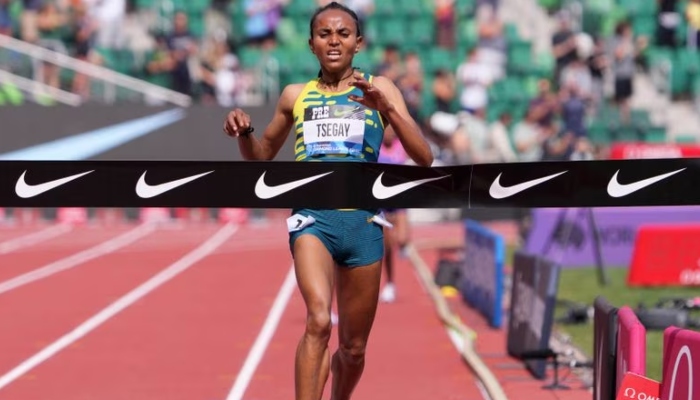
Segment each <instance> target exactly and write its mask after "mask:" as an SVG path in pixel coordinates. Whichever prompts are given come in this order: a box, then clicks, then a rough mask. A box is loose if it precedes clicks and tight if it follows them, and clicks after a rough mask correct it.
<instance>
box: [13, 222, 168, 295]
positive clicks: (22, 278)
mask: <svg viewBox="0 0 700 400" xmlns="http://www.w3.org/2000/svg"><path fill="white" fill-rule="evenodd" d="M154 230H155V226H154V225H152V224H142V225H139V226H137V227H136V228H134V229H131V230H129V231H128V232H126V233H124V234H122V235H119V236H117V237H116V238H113V239H110V240H108V241H106V242H102V243H100V244H98V245H96V246H94V247H91V248H89V249H86V250H83V251H81V252H79V253H75V254H73V255H72V256H69V257H66V258H63V259H60V260H58V261H54V262H52V263H50V264H48V265H45V266H43V267H41V268H37V269H35V270H33V271H29V272H27V273H24V274H22V275H19V276H16V277H14V278H12V279H8V280H6V281H4V282H0V294H2V293H5V292H9V291H10V290H13V289H17V288H18V287H20V286H24V285H26V284H29V283H32V282H34V281H38V280H40V279H43V278H47V277H49V276H51V275H53V274H56V273H58V272H61V271H65V270H67V269H70V268H73V267H75V266H78V265H80V264H82V263H84V262H87V261H90V260H92V259H95V258H98V257H101V256H104V255H105V254H108V253H111V252H113V251H116V250H119V249H120V248H122V247H125V246H127V245H129V244H131V243H133V242H135V241H137V240H139V239H141V238H142V237H144V236H146V235H148V234H150V233H151V232H153V231H154Z"/></svg>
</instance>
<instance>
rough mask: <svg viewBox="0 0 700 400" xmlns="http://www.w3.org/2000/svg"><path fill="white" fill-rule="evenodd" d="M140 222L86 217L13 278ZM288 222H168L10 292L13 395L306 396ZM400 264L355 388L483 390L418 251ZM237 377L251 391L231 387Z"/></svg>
mask: <svg viewBox="0 0 700 400" xmlns="http://www.w3.org/2000/svg"><path fill="white" fill-rule="evenodd" d="M39 229H43V228H39ZM132 229H134V226H124V227H110V228H99V229H98V228H90V227H74V228H73V229H72V230H71V231H70V232H67V233H65V234H63V235H60V236H57V237H55V238H52V239H48V240H45V241H42V242H41V243H37V244H34V245H31V246H28V247H26V248H23V249H19V250H17V251H13V252H10V253H8V254H0V276H1V278H0V287H1V286H2V281H6V280H7V279H10V278H12V277H13V276H17V275H21V274H25V273H26V272H29V271H31V270H35V269H37V268H39V267H42V266H44V265H46V264H47V263H51V262H54V261H56V260H59V259H65V258H66V257H70V256H72V255H74V254H76V253H79V252H81V251H85V250H86V249H90V248H92V247H94V246H95V245H97V244H99V243H104V242H105V241H109V240H110V239H114V238H115V237H118V236H119V235H122V234H124V233H125V232H128V231H129V230H132ZM227 229H228V230H227ZM283 229H284V225H283V224H272V225H270V226H262V227H255V226H241V227H237V229H236V228H235V227H228V226H223V225H215V224H202V225H190V226H185V227H180V228H177V227H163V228H160V229H157V230H155V231H154V232H151V233H148V234H144V235H143V237H142V238H140V239H139V240H137V241H134V242H133V243H130V244H127V245H125V246H123V247H121V248H118V249H116V250H114V251H111V252H104V254H101V255H100V256H96V257H95V258H93V259H90V260H87V261H85V262H82V263H78V264H76V265H74V266H72V267H71V268H69V269H65V270H61V271H58V272H56V273H54V274H51V275H49V276H46V277H44V278H41V279H38V280H34V281H31V282H28V283H26V284H24V285H21V286H18V287H16V288H14V289H12V290H8V291H5V292H4V293H0V320H2V321H3V323H2V324H0V354H1V355H2V356H0V399H8V400H12V399H22V400H27V399H45V398H60V399H67V400H70V399H97V398H99V399H101V400H102V399H104V400H111V399H115V400H116V399H127V398H128V399H135V400H138V399H149V400H153V399H168V400H177V399H188V400H189V399H203V400H209V399H211V400H214V399H222V400H223V399H226V398H227V396H229V399H231V400H234V399H235V400H238V399H247V400H256V399H265V400H275V399H291V398H293V359H294V351H295V347H296V343H297V340H298V338H299V335H300V334H301V333H302V331H303V326H304V307H303V303H302V301H301V297H300V296H299V294H298V292H297V290H296V287H295V286H294V288H293V290H292V291H291V292H290V293H291V298H289V302H288V303H287V302H285V301H282V302H281V303H278V304H280V305H281V307H279V308H278V309H279V310H280V311H281V320H280V321H279V324H278V325H277V326H276V329H275V326H269V325H265V324H266V321H269V319H268V317H269V316H270V310H271V308H272V307H273V304H275V303H276V299H277V298H278V295H279V292H280V288H281V287H282V286H283V282H285V278H286V277H287V276H288V273H289V272H290V267H291V258H290V255H289V251H288V248H287V236H286V233H285V232H284V230H283ZM3 233H4V232H3ZM15 233H16V235H17V236H21V235H25V234H27V231H26V230H20V229H18V230H17V231H16V232H15ZM212 238H213V239H212ZM11 239H12V237H10V236H2V239H0V243H1V242H2V241H3V240H11ZM212 240H218V241H219V242H218V243H212ZM203 243H207V244H208V247H207V246H205V247H202V244H203ZM397 268H398V271H397V281H398V288H399V292H398V296H399V297H398V300H397V302H396V303H394V304H388V305H387V304H381V305H380V309H379V312H378V315H377V320H376V322H375V327H374V330H373V334H372V337H371V339H370V340H371V341H370V343H369V348H368V360H367V367H366V369H365V375H364V377H363V380H362V382H361V384H360V386H359V387H358V388H357V391H356V396H355V398H358V399H360V398H401V399H406V400H409V399H426V398H440V399H479V398H482V396H481V394H480V392H479V390H478V389H477V386H476V384H475V379H474V378H473V376H472V375H471V374H470V371H469V370H468V369H467V367H466V366H465V365H464V363H463V362H462V361H461V359H460V357H459V355H458V354H457V352H456V350H455V349H454V347H453V345H452V343H451V342H450V340H449V337H448V335H447V333H446V332H445V329H444V328H443V327H442V325H441V324H440V322H439V320H438V318H437V316H436V315H435V311H434V309H433V305H432V303H431V300H430V299H429V297H428V296H427V295H426V294H425V293H424V292H423V291H422V288H421V287H420V284H419V282H418V279H417V278H416V276H415V275H414V273H413V269H412V268H411V267H410V265H409V264H408V261H406V260H400V261H399V265H398V266H397ZM163 271H166V272H168V273H170V275H168V276H167V278H163V279H162V280H155V281H154V280H153V279H154V277H156V279H158V278H161V277H164V276H166V275H163ZM145 282H150V283H152V285H151V286H144V283H145ZM288 287H291V286H288ZM86 323H87V324H86ZM90 323H92V324H91V325H90ZM263 326H268V328H271V329H270V330H268V331H267V332H268V333H270V337H269V338H270V339H271V340H270V341H269V343H268V342H266V341H264V340H263V341H259V339H260V335H261V330H262V329H263ZM255 344H257V345H260V347H257V346H254V345H255ZM336 346H337V344H336V341H335V340H334V341H333V349H335V347H336ZM252 348H256V349H258V350H259V351H251V349H252ZM251 354H253V355H255V354H258V355H259V356H260V359H258V360H257V361H259V363H257V362H255V361H256V359H255V358H254V357H253V358H251V357H250V355H251ZM251 360H252V362H251ZM244 365H246V367H245V370H246V371H248V372H250V376H249V378H250V380H248V379H243V378H245V377H246V375H245V374H241V370H242V368H243V367H244ZM234 383H236V384H238V385H239V386H238V387H239V388H242V389H244V390H242V392H243V396H242V397H234V396H230V395H231V394H232V388H233V387H234ZM329 386H330V380H329V385H327V389H328V387H329ZM327 393H328V390H326V395H325V396H324V399H326V398H328V394H327Z"/></svg>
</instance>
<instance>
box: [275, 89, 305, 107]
mask: <svg viewBox="0 0 700 400" xmlns="http://www.w3.org/2000/svg"><path fill="white" fill-rule="evenodd" d="M307 84H308V83H290V84H288V85H287V86H285V87H284V89H282V93H281V94H280V100H279V102H280V106H281V107H282V108H283V109H287V110H291V109H293V108H294V103H296V101H297V99H298V98H299V96H300V95H301V93H302V92H303V91H304V88H305V87H306V85H307Z"/></svg>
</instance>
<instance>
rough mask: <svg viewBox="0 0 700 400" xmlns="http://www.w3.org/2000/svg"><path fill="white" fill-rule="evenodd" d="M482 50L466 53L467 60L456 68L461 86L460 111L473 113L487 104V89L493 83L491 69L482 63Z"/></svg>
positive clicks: (474, 49) (476, 49)
mask: <svg viewBox="0 0 700 400" xmlns="http://www.w3.org/2000/svg"><path fill="white" fill-rule="evenodd" d="M482 51H483V50H482V49H480V48H473V49H471V50H469V51H468V53H467V58H466V60H465V61H464V62H462V63H461V64H460V65H459V67H457V81H458V82H459V83H460V84H461V85H462V87H461V96H460V106H461V108H462V110H464V111H467V112H470V113H475V112H477V111H478V110H483V109H484V108H485V107H486V105H487V104H488V87H489V86H490V85H491V84H492V83H493V82H494V80H495V76H494V71H493V68H492V67H491V66H490V65H489V64H488V63H485V62H482V59H481V55H482Z"/></svg>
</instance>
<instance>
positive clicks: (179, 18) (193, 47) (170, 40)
mask: <svg viewBox="0 0 700 400" xmlns="http://www.w3.org/2000/svg"><path fill="white" fill-rule="evenodd" d="M166 41H167V44H168V49H169V50H170V52H171V55H170V56H171V57H172V60H173V66H172V67H173V68H172V70H171V73H172V78H173V80H172V85H173V86H172V88H173V89H174V90H175V91H177V92H180V93H184V94H187V95H190V96H191V95H192V89H193V88H192V81H193V80H192V74H191V71H190V65H189V62H190V57H191V56H193V55H194V54H196V51H197V43H196V40H195V39H194V37H193V36H192V34H191V33H190V30H189V23H188V20H187V14H185V13H184V12H182V11H179V12H177V13H175V23H174V24H173V31H172V32H170V33H169V34H168V36H167V39H166Z"/></svg>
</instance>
